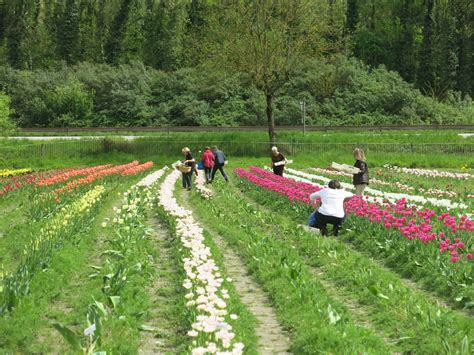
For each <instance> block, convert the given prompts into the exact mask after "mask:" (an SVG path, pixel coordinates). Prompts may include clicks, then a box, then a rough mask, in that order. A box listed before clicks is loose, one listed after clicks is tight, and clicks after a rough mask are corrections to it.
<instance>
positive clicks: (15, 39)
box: [5, 0, 28, 69]
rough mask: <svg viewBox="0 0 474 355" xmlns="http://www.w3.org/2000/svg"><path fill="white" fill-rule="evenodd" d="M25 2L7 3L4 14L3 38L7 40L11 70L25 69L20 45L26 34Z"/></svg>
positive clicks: (26, 6) (24, 0)
mask: <svg viewBox="0 0 474 355" xmlns="http://www.w3.org/2000/svg"><path fill="white" fill-rule="evenodd" d="M27 9H28V4H27V0H18V1H15V2H12V3H9V5H8V9H7V10H6V11H8V13H7V14H6V16H7V20H6V21H5V22H6V23H7V26H6V31H5V32H6V33H5V37H6V40H7V55H8V62H9V64H10V65H11V66H12V67H13V68H17V69H23V68H24V67H25V55H24V52H23V48H22V44H23V41H24V39H25V34H26V14H27Z"/></svg>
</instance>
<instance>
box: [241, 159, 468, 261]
mask: <svg viewBox="0 0 474 355" xmlns="http://www.w3.org/2000/svg"><path fill="white" fill-rule="evenodd" d="M235 172H236V174H237V175H239V176H240V177H242V178H245V179H246V180H248V181H250V182H251V183H253V184H255V185H258V186H260V187H263V188H265V189H267V190H271V191H274V192H276V193H278V194H280V195H284V196H286V197H287V198H288V199H289V200H290V201H301V202H303V203H306V204H309V203H310V201H309V194H311V193H312V192H315V191H318V190H319V189H321V188H320V187H318V186H315V185H313V184H310V183H305V182H297V181H294V180H291V179H287V178H284V177H280V176H277V175H275V174H272V173H271V172H269V171H266V170H263V169H260V168H258V167H251V168H250V172H249V171H246V170H244V169H240V168H239V169H236V170H235ZM379 202H381V203H375V202H369V201H368V199H367V198H362V197H360V196H354V197H353V198H352V199H350V200H349V201H348V202H347V203H346V205H345V210H346V214H348V215H354V216H357V217H361V218H365V219H367V220H369V221H370V222H373V223H378V224H382V225H383V226H384V227H385V228H387V230H398V231H399V232H401V234H402V235H403V236H404V237H405V238H407V239H409V240H413V239H418V240H420V241H422V242H423V243H425V244H427V243H429V242H431V241H437V242H438V243H439V250H440V252H441V253H444V252H449V253H450V261H451V262H452V263H456V262H458V261H459V260H461V259H465V260H472V258H473V255H472V250H473V248H474V246H473V244H474V240H473V238H472V232H473V231H474V223H473V221H472V220H470V219H469V218H467V217H466V216H461V217H460V218H458V217H456V216H452V215H450V214H449V213H448V212H442V213H440V214H438V213H437V212H436V211H433V210H431V209H428V208H423V209H418V208H417V207H416V206H413V205H409V204H408V203H407V201H406V200H404V199H401V200H398V201H397V202H396V203H389V202H387V201H383V200H382V201H379Z"/></svg>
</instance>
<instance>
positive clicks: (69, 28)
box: [57, 0, 80, 64]
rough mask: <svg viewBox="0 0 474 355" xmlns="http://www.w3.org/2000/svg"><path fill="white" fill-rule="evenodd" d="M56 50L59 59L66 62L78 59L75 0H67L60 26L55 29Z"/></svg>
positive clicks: (77, 21) (78, 41) (73, 61)
mask: <svg viewBox="0 0 474 355" xmlns="http://www.w3.org/2000/svg"><path fill="white" fill-rule="evenodd" d="M57 36H58V50H59V56H60V58H61V59H63V60H65V61H66V63H68V64H74V63H77V62H78V60H79V46H80V32H79V9H78V6H77V4H76V0H67V2H66V7H65V9H64V13H63V17H62V21H61V23H60V28H58V29H57Z"/></svg>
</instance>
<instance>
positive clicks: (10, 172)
mask: <svg viewBox="0 0 474 355" xmlns="http://www.w3.org/2000/svg"><path fill="white" fill-rule="evenodd" d="M32 171H33V170H31V169H29V168H26V169H3V170H0V178H4V177H10V176H16V175H23V174H27V173H31V172H32Z"/></svg>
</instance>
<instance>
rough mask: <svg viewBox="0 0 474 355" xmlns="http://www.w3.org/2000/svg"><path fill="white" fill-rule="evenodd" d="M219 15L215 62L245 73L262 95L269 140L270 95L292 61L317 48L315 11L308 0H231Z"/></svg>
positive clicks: (271, 137)
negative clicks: (220, 35) (222, 16)
mask: <svg viewBox="0 0 474 355" xmlns="http://www.w3.org/2000/svg"><path fill="white" fill-rule="evenodd" d="M229 4H232V6H226V5H223V6H222V7H217V8H216V11H217V12H218V13H219V14H222V15H224V16H225V18H224V19H219V20H218V22H217V23H218V24H221V25H222V24H225V27H221V26H217V28H215V29H217V31H216V34H215V35H216V36H217V35H218V33H220V34H223V35H224V36H222V37H221V38H219V39H218V40H217V43H218V44H219V45H218V46H217V48H216V49H217V57H219V56H223V58H222V57H221V58H220V59H217V58H216V59H215V62H216V63H222V64H223V65H224V66H227V67H228V68H230V69H231V70H234V71H237V72H242V73H245V74H246V75H248V77H249V78H250V80H251V81H252V83H253V84H254V85H255V86H256V87H257V88H258V89H259V90H260V91H261V92H262V93H263V94H264V95H265V100H266V116H267V124H268V135H269V140H270V143H271V144H274V143H275V139H276V134H275V117H274V107H273V106H274V102H273V101H274V98H275V95H276V94H277V92H278V90H279V89H280V88H281V87H282V85H283V84H284V83H286V82H288V81H289V79H290V77H291V74H292V70H293V68H294V67H295V64H296V63H297V62H300V61H302V60H304V58H305V57H307V56H311V55H313V54H317V53H318V49H319V48H320V47H318V43H320V42H321V38H320V37H318V31H317V30H318V27H317V24H318V16H317V14H316V11H315V9H314V7H313V6H315V4H316V3H315V2H314V1H311V0H254V1H238V0H237V1H231V2H230V3H229Z"/></svg>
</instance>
